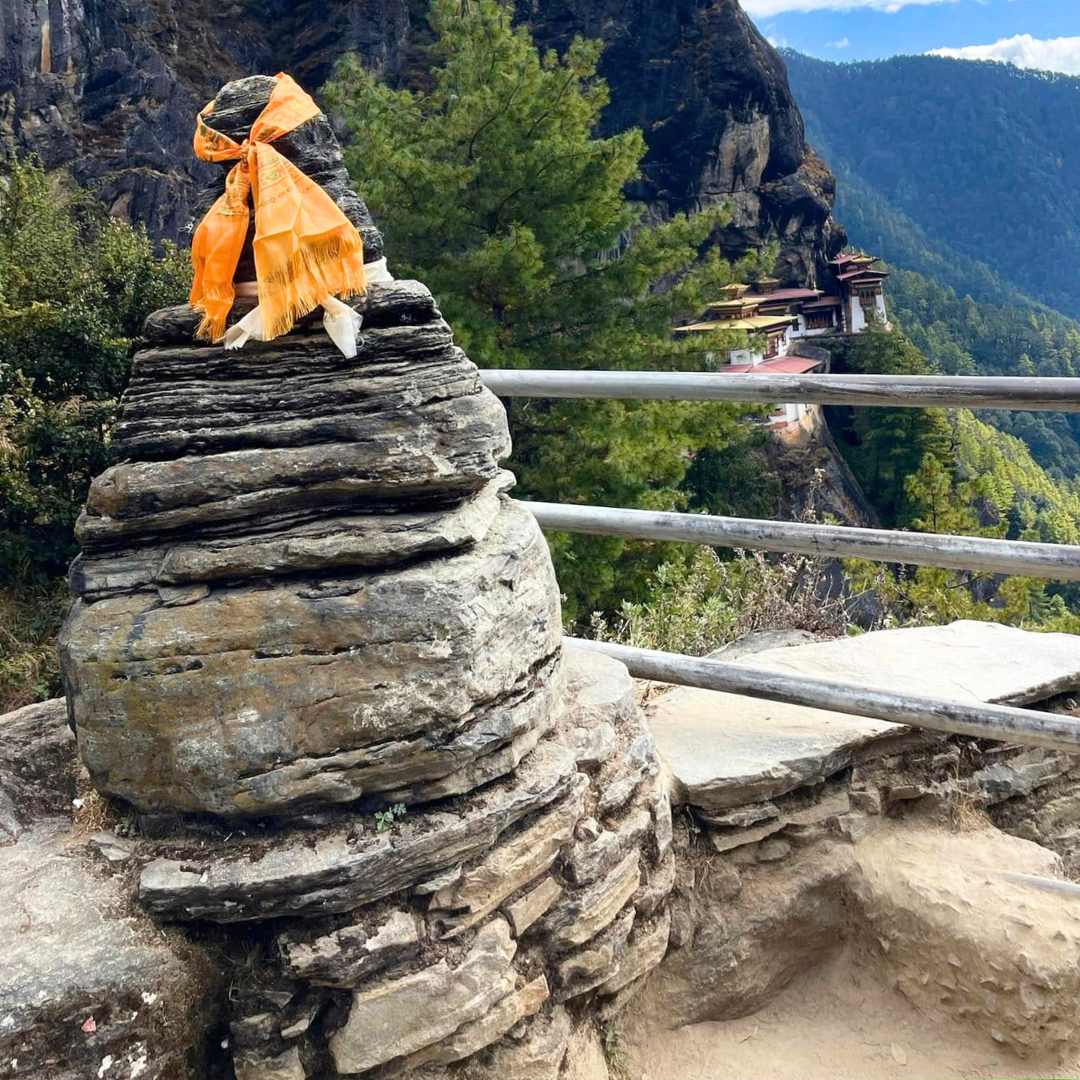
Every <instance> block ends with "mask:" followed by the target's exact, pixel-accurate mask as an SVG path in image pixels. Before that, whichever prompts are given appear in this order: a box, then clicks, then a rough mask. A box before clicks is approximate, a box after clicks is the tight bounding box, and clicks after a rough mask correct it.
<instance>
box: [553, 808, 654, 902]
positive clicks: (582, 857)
mask: <svg viewBox="0 0 1080 1080" xmlns="http://www.w3.org/2000/svg"><path fill="white" fill-rule="evenodd" d="M652 824H653V820H652V815H651V814H650V813H649V811H648V810H646V809H644V808H642V809H639V810H635V811H634V812H632V813H631V814H630V815H628V817H627V818H626V820H625V821H624V822H623V823H622V824H621V825H620V826H619V828H618V829H617V830H615V831H612V830H610V829H605V830H604V831H603V832H601V834H600V835H599V836H598V837H597V838H596V839H595V840H593V841H590V842H585V843H577V844H575V845H574V847H573V848H572V849H571V851H570V853H569V854H568V855H567V857H566V864H565V867H564V872H565V874H566V877H567V878H568V879H569V881H570V882H571V883H572V884H574V885H590V884H592V882H594V881H596V880H597V878H600V877H603V876H604V875H605V874H608V873H610V872H611V870H612V869H613V868H614V867H615V865H616V864H617V863H619V862H620V861H621V860H622V859H624V858H625V857H626V853H627V852H628V851H630V849H631V848H634V849H635V850H637V849H638V848H640V847H641V843H642V841H643V840H644V838H645V836H646V834H648V833H649V832H650V831H651V829H652Z"/></svg>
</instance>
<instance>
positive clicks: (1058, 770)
mask: <svg viewBox="0 0 1080 1080" xmlns="http://www.w3.org/2000/svg"><path fill="white" fill-rule="evenodd" d="M1074 764H1075V758H1074V757H1073V756H1072V755H1070V754H1062V753H1058V752H1057V751H1054V750H1042V749H1030V750H1024V751H1022V752H1021V753H1019V754H1017V755H1015V756H1014V757H1010V758H1009V759H1008V760H1006V761H996V762H994V763H993V764H991V765H988V766H986V768H984V769H980V770H979V771H978V772H976V773H975V774H974V775H973V776H972V777H971V780H970V785H971V786H972V787H973V788H974V789H975V790H976V791H978V792H979V794H980V795H981V796H982V797H983V798H984V799H985V800H986V801H987V802H988V803H990V804H991V805H993V804H994V803H999V802H1004V801H1005V800H1006V799H1016V798H1023V797H1024V796H1026V795H1030V794H1031V793H1032V792H1033V791H1037V790H1038V789H1039V788H1041V787H1045V786H1046V785H1047V784H1049V783H1052V782H1053V781H1054V780H1057V779H1058V778H1059V777H1061V776H1064V775H1065V774H1066V773H1067V772H1068V771H1069V770H1070V769H1071V768H1072V767H1073V766H1074Z"/></svg>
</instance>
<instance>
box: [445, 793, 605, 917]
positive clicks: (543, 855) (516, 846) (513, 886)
mask: <svg viewBox="0 0 1080 1080" xmlns="http://www.w3.org/2000/svg"><path fill="white" fill-rule="evenodd" d="M588 786H589V784H588V781H587V780H586V778H585V777H584V776H578V777H577V779H576V780H575V782H574V785H573V788H572V790H571V793H570V795H569V796H568V797H567V798H565V799H563V800H562V802H560V803H558V804H557V805H556V806H554V807H552V808H551V809H550V810H547V811H545V812H544V813H543V814H541V815H539V816H538V817H537V818H536V819H535V820H533V821H529V822H526V823H525V824H524V825H523V826H522V827H521V828H520V829H518V830H516V831H515V833H514V835H513V836H510V837H509V838H502V837H500V839H499V842H498V843H497V844H496V846H495V847H494V848H493V849H492V850H491V852H489V853H488V854H487V855H485V856H484V858H482V859H481V860H480V861H479V862H478V863H477V864H476V865H475V866H472V867H469V868H467V869H466V870H465V871H464V873H463V874H462V876H461V878H460V879H459V880H457V881H455V882H453V883H452V884H450V885H447V886H446V887H445V888H443V889H441V890H440V891H439V892H437V893H436V894H435V895H434V896H433V897H432V898H431V904H430V906H429V908H428V911H429V916H428V917H429V920H430V922H431V925H432V927H433V929H434V931H435V934H436V936H438V937H440V938H452V937H456V936H457V935H459V934H461V933H462V932H463V931H465V930H467V929H469V928H470V927H472V926H475V925H476V924H477V923H478V922H480V920H481V919H483V918H485V917H486V916H487V915H489V914H490V913H491V912H492V911H494V910H495V909H496V908H497V907H498V906H499V905H500V904H501V903H502V902H503V901H504V900H505V899H506V898H507V897H508V896H510V895H511V894H512V893H515V892H517V890H518V889H520V888H522V887H523V886H524V885H526V884H528V883H529V882H530V881H533V880H534V879H535V878H537V877H539V876H540V875H541V874H543V873H545V872H546V871H547V870H548V869H550V867H551V866H552V864H553V863H554V862H555V860H556V859H557V858H558V857H559V855H560V853H561V852H562V850H563V848H564V847H565V846H566V844H568V843H569V841H570V838H571V837H572V836H573V833H574V826H575V825H576V824H577V822H578V819H579V818H580V817H581V815H582V813H583V812H584V803H585V792H586V790H587V788H588Z"/></svg>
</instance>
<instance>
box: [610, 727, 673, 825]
mask: <svg viewBox="0 0 1080 1080" xmlns="http://www.w3.org/2000/svg"><path fill="white" fill-rule="evenodd" d="M615 760H616V762H617V765H618V772H617V773H616V774H615V775H614V778H613V779H611V780H610V782H608V783H606V784H605V785H604V787H603V790H602V791H601V793H600V801H599V802H598V803H597V813H598V814H599V815H600V817H606V816H607V815H608V814H614V813H616V812H617V811H619V810H621V809H622V808H623V807H624V806H625V805H626V804H627V803H628V802H629V801H630V799H631V798H633V795H634V793H635V792H636V791H637V789H638V788H639V787H640V786H641V784H642V783H643V782H644V781H645V780H646V779H647V778H649V777H654V776H656V775H657V774H658V773H659V771H660V767H659V763H658V761H657V757H656V742H655V741H654V739H653V737H652V734H651V733H650V732H649V731H648V730H645V731H643V732H642V734H641V735H639V736H638V737H637V738H636V739H634V741H633V742H632V743H631V744H630V747H629V749H628V750H627V751H626V753H625V754H623V755H621V756H620V757H618V758H616V759H615Z"/></svg>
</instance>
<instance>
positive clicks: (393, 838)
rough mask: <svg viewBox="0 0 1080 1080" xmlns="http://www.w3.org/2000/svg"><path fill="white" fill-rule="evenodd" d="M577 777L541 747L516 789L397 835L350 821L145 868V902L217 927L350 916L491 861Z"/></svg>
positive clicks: (484, 795)
mask: <svg viewBox="0 0 1080 1080" xmlns="http://www.w3.org/2000/svg"><path fill="white" fill-rule="evenodd" d="M576 776H577V773H576V770H575V763H574V760H573V755H572V754H571V752H570V751H569V750H567V749H566V748H565V747H563V746H560V745H559V744H558V743H554V742H542V743H541V744H540V746H539V747H537V749H536V750H535V751H534V752H533V753H532V754H531V755H530V756H529V757H528V758H527V759H526V760H525V762H524V763H523V765H522V767H521V768H520V769H519V770H518V772H517V773H516V774H515V776H514V778H513V780H512V781H509V782H503V783H502V784H500V785H497V786H496V787H494V788H491V789H487V790H485V791H483V792H478V793H476V794H474V795H472V796H467V797H465V798H464V799H463V800H462V801H461V804H460V805H459V806H454V807H453V808H451V809H448V810H445V811H442V812H440V813H437V814H428V815H426V816H424V818H423V820H417V819H414V818H412V817H411V816H410V817H406V818H404V819H402V820H401V821H400V822H399V823H398V824H397V826H396V827H395V829H394V831H393V833H392V834H380V833H375V832H372V831H368V832H366V833H364V834H363V835H362V836H360V837H356V836H355V835H354V831H353V830H354V825H353V822H352V821H351V820H350V819H349V818H346V819H345V821H344V823H343V824H342V825H341V826H339V827H336V828H332V829H329V830H326V831H324V832H323V833H322V834H317V835H315V836H307V835H304V834H297V833H293V834H285V835H284V836H282V837H280V838H270V839H267V840H265V841H261V842H258V843H256V844H251V843H250V842H249V845H248V850H246V851H243V852H237V851H236V849H235V847H232V846H230V845H228V844H224V845H221V846H220V847H219V848H216V849H215V848H213V847H209V846H205V847H204V846H199V845H193V847H192V850H191V852H190V854H189V855H188V856H187V857H182V858H170V859H157V860H155V861H154V862H152V863H151V864H150V865H149V866H147V867H146V868H145V869H144V870H143V872H142V876H141V878H140V881H139V899H140V901H141V902H142V904H143V905H144V906H145V907H146V908H147V909H148V910H149V911H150V912H152V913H154V914H156V915H159V916H162V917H163V918H170V919H208V920H211V921H214V922H239V921H244V920H251V919H267V918H276V917H278V916H284V915H302V916H307V917H314V916H318V915H324V914H327V913H331V912H340V911H349V910H352V909H353V908H356V907H359V906H361V905H362V904H369V903H372V902H373V901H375V900H379V899H382V898H383V897H385V896H389V895H390V894H391V893H394V892H397V891H398V890H399V889H405V888H408V887H410V886H412V885H415V884H416V883H417V882H420V881H425V880H427V879H428V878H430V877H432V875H434V874H436V873H438V872H439V871H440V870H443V869H445V868H447V867H450V866H454V865H456V864H458V863H461V862H464V861H465V860H466V859H470V858H474V857H475V856H477V855H480V854H482V853H484V852H486V851H487V850H488V849H489V848H490V847H491V846H492V845H493V844H494V843H495V841H496V839H497V838H498V836H499V835H500V834H501V833H502V832H503V831H504V830H505V829H507V828H509V827H510V826H511V825H512V824H514V822H516V821H520V820H521V819H522V818H524V817H526V816H527V815H528V814H531V813H534V812H535V811H537V810H540V809H541V808H543V807H545V806H548V805H549V804H550V803H553V802H554V801H555V800H556V799H559V798H560V797H562V796H564V795H566V794H567V793H568V792H569V791H570V789H571V787H572V786H573V784H574V782H575V777H576Z"/></svg>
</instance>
